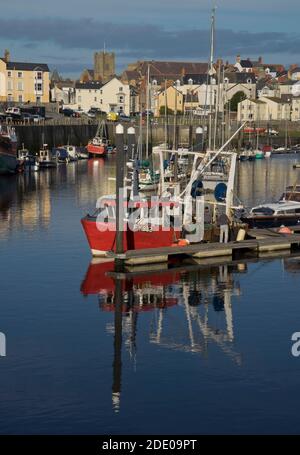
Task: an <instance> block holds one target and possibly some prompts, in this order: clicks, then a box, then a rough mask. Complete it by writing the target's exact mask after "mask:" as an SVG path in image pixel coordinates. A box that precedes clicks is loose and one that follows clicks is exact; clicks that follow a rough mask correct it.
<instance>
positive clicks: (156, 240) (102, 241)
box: [81, 216, 179, 257]
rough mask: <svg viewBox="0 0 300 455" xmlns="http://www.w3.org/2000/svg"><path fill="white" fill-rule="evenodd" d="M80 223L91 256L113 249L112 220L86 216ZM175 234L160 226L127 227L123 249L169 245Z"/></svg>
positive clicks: (113, 230)
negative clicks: (134, 229) (150, 229)
mask: <svg viewBox="0 0 300 455" xmlns="http://www.w3.org/2000/svg"><path fill="white" fill-rule="evenodd" d="M81 224H82V226H83V229H84V232H85V235H86V237H87V240H88V243H89V246H90V249H91V252H92V255H93V256H96V257H97V256H98V257H104V256H106V254H107V253H108V252H109V251H115V248H116V226H115V223H114V222H111V223H109V222H108V223H97V222H96V219H95V218H94V217H89V216H86V217H84V218H82V220H81ZM98 227H99V228H100V230H99V229H98ZM177 234H179V233H177V232H175V231H174V229H172V228H171V229H169V230H166V231H163V230H162V228H161V227H159V229H158V230H154V231H143V230H139V231H131V230H130V229H129V228H128V229H127V230H124V232H123V245H124V251H127V250H139V249H146V248H161V247H166V246H171V245H172V243H174V241H175V240H176V238H177V237H178V235H177Z"/></svg>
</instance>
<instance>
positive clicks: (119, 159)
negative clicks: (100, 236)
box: [116, 123, 125, 254]
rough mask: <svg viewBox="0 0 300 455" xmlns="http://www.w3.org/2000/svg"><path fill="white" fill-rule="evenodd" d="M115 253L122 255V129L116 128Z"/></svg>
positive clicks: (121, 127)
mask: <svg viewBox="0 0 300 455" xmlns="http://www.w3.org/2000/svg"><path fill="white" fill-rule="evenodd" d="M116 148H117V156H116V253H117V254H123V253H124V244H123V239H124V235H123V231H124V167H125V157H124V128H123V126H122V125H121V124H120V123H119V124H118V125H117V126H116Z"/></svg>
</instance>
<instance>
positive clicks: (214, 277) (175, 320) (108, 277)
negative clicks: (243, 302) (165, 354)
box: [81, 260, 247, 412]
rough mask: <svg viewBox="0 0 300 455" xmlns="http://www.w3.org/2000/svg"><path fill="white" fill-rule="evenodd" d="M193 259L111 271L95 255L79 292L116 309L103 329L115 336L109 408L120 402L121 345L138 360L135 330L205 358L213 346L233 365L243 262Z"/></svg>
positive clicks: (153, 341)
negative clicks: (210, 262)
mask: <svg viewBox="0 0 300 455" xmlns="http://www.w3.org/2000/svg"><path fill="white" fill-rule="evenodd" d="M198 262H199V263H197V262H195V261H193V262H192V263H187V264H180V265H176V264H173V265H172V264H171V265H169V267H168V266H165V269H162V265H161V264H159V265H158V266H157V267H154V268H152V269H151V271H150V270H146V269H143V268H137V267H135V268H133V269H131V270H130V269H126V271H125V272H124V271H123V272H122V273H119V272H116V271H115V265H114V262H112V261H111V260H93V261H92V263H91V264H90V265H89V267H88V270H87V272H86V276H85V279H84V281H83V282H82V285H81V292H82V293H83V294H84V295H85V296H87V295H90V294H94V295H96V296H97V299H98V304H99V309H100V310H101V311H105V312H111V313H113V314H114V318H113V320H112V321H111V322H110V323H108V324H107V325H106V331H107V332H108V333H109V334H111V335H112V336H113V337H114V362H113V386H112V402H113V408H114V410H115V411H116V412H118V410H119V407H120V394H121V374H122V345H123V346H124V349H125V351H127V353H128V354H129V358H130V359H131V361H132V363H133V365H134V367H136V366H137V364H138V358H137V357H138V356H137V333H138V331H140V332H144V328H145V324H146V325H147V330H146V333H147V339H148V342H149V343H150V344H153V345H157V346H159V347H160V348H164V349H169V350H175V351H180V352H184V353H192V354H193V355H196V356H197V355H200V356H203V357H205V358H207V357H208V356H209V352H210V350H211V348H212V347H213V346H216V347H217V348H218V349H220V350H221V351H222V353H223V354H224V355H226V356H228V358H229V359H230V360H231V361H233V362H234V363H235V364H237V365H241V355H240V353H239V352H236V350H235V346H234V338H235V335H234V320H233V305H232V297H239V296H240V295H241V292H240V286H239V281H238V279H237V276H238V274H239V273H245V272H246V271H247V265H246V264H238V265H228V264H226V263H224V264H221V265H219V266H209V265H207V264H208V263H207V261H206V264H204V263H201V261H198Z"/></svg>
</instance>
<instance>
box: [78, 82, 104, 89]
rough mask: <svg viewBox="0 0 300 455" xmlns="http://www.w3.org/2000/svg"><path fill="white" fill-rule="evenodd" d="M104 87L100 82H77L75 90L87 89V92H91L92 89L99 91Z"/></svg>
mask: <svg viewBox="0 0 300 455" xmlns="http://www.w3.org/2000/svg"><path fill="white" fill-rule="evenodd" d="M102 86H103V84H102V83H101V82H99V81H90V82H78V81H77V82H76V83H75V88H80V89H86V90H90V89H94V90H98V89H99V88H101V87H102Z"/></svg>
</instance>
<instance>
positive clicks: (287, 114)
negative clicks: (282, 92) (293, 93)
mask: <svg viewBox="0 0 300 455" xmlns="http://www.w3.org/2000/svg"><path fill="white" fill-rule="evenodd" d="M290 118H291V102H288V101H285V100H283V99H281V98H275V97H270V98H267V97H260V98H259V99H257V100H254V99H249V100H248V99H247V100H243V101H241V102H240V103H239V104H238V116H237V119H238V121H240V122H242V121H245V120H248V121H254V122H259V121H270V120H290Z"/></svg>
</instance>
